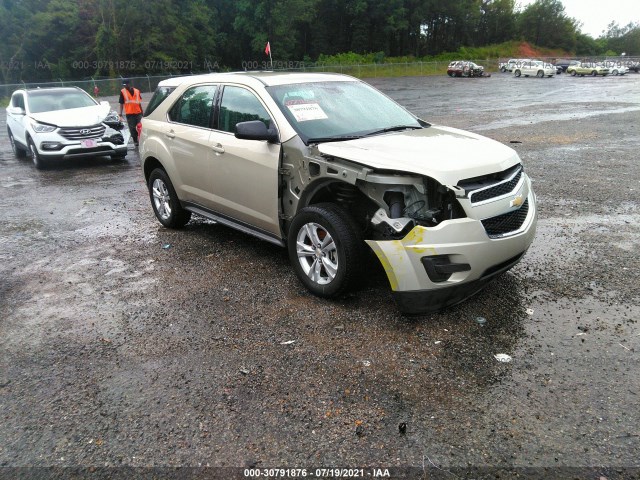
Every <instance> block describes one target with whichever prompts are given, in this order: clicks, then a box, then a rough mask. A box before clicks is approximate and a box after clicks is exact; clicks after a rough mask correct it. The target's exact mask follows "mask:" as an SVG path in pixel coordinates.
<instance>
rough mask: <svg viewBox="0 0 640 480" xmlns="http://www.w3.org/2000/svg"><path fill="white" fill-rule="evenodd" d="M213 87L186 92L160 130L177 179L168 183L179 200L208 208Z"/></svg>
mask: <svg viewBox="0 0 640 480" xmlns="http://www.w3.org/2000/svg"><path fill="white" fill-rule="evenodd" d="M217 88H218V87H217V85H214V84H211V85H195V86H193V87H190V88H188V89H187V90H185V91H184V93H183V94H182V95H181V96H180V98H179V99H178V100H177V101H176V102H175V103H174V104H173V106H172V107H171V109H170V110H169V112H168V117H169V118H168V120H169V121H168V122H166V123H164V124H163V125H162V126H161V127H160V128H162V129H163V132H162V133H161V135H164V136H165V139H164V142H165V144H166V145H167V148H168V149H169V151H170V152H171V158H172V159H173V162H174V164H175V168H174V171H175V172H176V174H177V176H178V178H173V177H172V181H173V183H174V186H175V188H176V190H178V196H179V197H180V199H181V200H184V201H189V202H194V203H198V204H201V205H205V206H211V204H212V200H211V197H212V195H211V183H212V181H213V171H212V169H211V162H212V161H213V156H214V154H213V152H212V151H211V149H210V148H209V137H210V135H211V127H212V121H213V105H214V100H215V97H216V91H217Z"/></svg>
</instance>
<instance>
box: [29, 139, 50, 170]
mask: <svg viewBox="0 0 640 480" xmlns="http://www.w3.org/2000/svg"><path fill="white" fill-rule="evenodd" d="M27 145H28V146H29V152H31V160H32V161H33V164H34V165H35V167H36V168H37V169H38V170H42V169H44V168H47V162H46V161H45V160H44V159H43V158H42V157H41V156H40V154H39V153H38V149H37V148H36V144H35V143H33V140H31V139H29V140H27Z"/></svg>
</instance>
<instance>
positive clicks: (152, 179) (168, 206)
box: [148, 168, 191, 228]
mask: <svg viewBox="0 0 640 480" xmlns="http://www.w3.org/2000/svg"><path fill="white" fill-rule="evenodd" d="M148 187H149V197H150V198H151V205H152V206H153V211H154V213H155V214H156V217H157V218H158V220H159V221H160V223H161V224H162V225H164V226H165V227H168V228H182V227H184V226H185V225H186V224H187V222H189V220H191V212H190V211H188V210H185V209H184V208H182V205H180V200H178V195H176V191H175V190H174V188H173V185H172V184H171V180H169V176H168V175H167V173H166V172H165V171H164V170H162V169H161V168H156V169H155V170H154V171H153V172H151V175H149V183H148Z"/></svg>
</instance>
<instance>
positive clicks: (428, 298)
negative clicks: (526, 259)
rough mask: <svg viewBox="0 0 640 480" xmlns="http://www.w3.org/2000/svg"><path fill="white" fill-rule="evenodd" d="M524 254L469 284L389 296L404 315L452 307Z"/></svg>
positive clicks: (493, 268) (399, 292)
mask: <svg viewBox="0 0 640 480" xmlns="http://www.w3.org/2000/svg"><path fill="white" fill-rule="evenodd" d="M525 253H526V250H525V251H524V252H522V253H520V254H518V255H516V256H515V257H512V258H511V259H509V260H507V261H506V262H502V263H500V264H498V265H496V266H494V267H490V268H488V269H487V270H486V272H490V273H487V274H485V275H484V276H482V277H480V278H479V279H477V280H473V281H471V282H466V283H462V284H459V285H453V286H450V287H444V288H438V289H435V290H412V291H395V292H391V295H392V296H393V299H394V300H395V302H396V304H397V305H398V309H399V310H400V311H401V312H402V314H404V315H419V314H422V313H429V312H435V311H438V310H442V309H444V308H447V307H452V306H454V305H457V304H458V303H460V302H462V301H464V300H466V299H468V298H469V297H471V296H473V295H475V294H476V293H478V292H479V291H480V290H482V289H483V288H484V287H485V286H486V285H487V284H488V283H489V282H490V281H491V280H493V279H494V278H496V277H497V276H498V275H500V274H502V273H504V272H506V271H507V270H509V269H511V268H512V267H514V266H515V265H516V264H517V263H518V262H519V261H520V259H522V257H523V256H524V254H525Z"/></svg>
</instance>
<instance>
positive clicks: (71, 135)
mask: <svg viewBox="0 0 640 480" xmlns="http://www.w3.org/2000/svg"><path fill="white" fill-rule="evenodd" d="M105 130H106V127H105V126H104V125H93V126H91V127H73V128H68V127H64V128H61V129H60V131H59V132H58V133H60V135H62V136H63V137H64V138H66V139H67V140H86V139H87V138H102V136H103V135H104V132H105Z"/></svg>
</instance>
